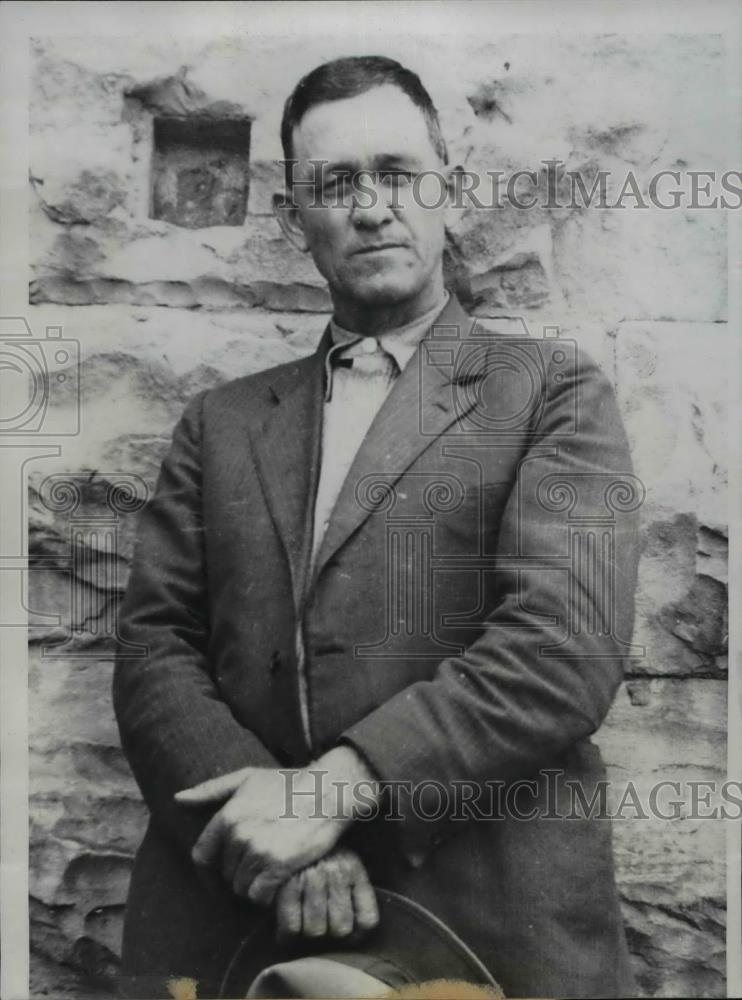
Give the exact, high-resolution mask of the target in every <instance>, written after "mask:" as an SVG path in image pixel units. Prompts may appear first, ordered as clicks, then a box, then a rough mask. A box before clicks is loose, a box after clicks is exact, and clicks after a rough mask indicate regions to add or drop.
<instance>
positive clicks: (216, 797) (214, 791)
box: [175, 767, 253, 806]
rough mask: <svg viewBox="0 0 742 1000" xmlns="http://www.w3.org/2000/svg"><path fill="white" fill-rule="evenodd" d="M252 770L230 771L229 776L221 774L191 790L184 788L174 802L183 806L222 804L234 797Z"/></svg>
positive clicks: (244, 768)
mask: <svg viewBox="0 0 742 1000" xmlns="http://www.w3.org/2000/svg"><path fill="white" fill-rule="evenodd" d="M252 770H253V768H252V767H243V768H241V769H240V770H239V771H230V773H229V774H222V775H220V776H219V777H218V778H209V780H208V781H202V782H201V783H200V784H199V785H194V786H193V788H184V789H183V791H182V792H176V794H175V801H176V802H178V803H180V804H181V805H184V806H201V805H208V804H210V803H211V804H213V803H215V802H224V801H225V800H226V799H228V798H229V797H230V796H232V795H234V793H235V792H236V791H237V789H238V788H239V787H240V785H241V784H242V783H243V782H244V781H245V779H246V778H247V777H248V775H249V774H250V772H251V771H252Z"/></svg>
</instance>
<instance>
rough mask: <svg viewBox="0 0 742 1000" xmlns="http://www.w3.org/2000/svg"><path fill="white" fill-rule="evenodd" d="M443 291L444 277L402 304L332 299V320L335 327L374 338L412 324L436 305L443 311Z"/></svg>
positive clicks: (444, 291) (444, 294)
mask: <svg viewBox="0 0 742 1000" xmlns="http://www.w3.org/2000/svg"><path fill="white" fill-rule="evenodd" d="M445 299H446V290H445V288H444V286H443V278H442V277H441V280H440V282H436V283H435V284H434V285H431V286H430V287H429V288H426V289H425V290H424V292H422V293H421V294H419V295H417V296H415V297H414V298H411V299H405V300H404V301H403V302H394V303H390V304H385V305H381V306H373V305H368V304H367V303H360V302H357V301H348V300H341V299H338V298H336V297H335V296H333V306H334V313H333V318H334V320H335V322H336V323H337V324H338V326H341V327H342V328H343V329H344V330H349V331H351V332H353V333H359V334H361V335H362V336H364V337H374V336H377V335H379V334H381V333H386V332H387V331H388V330H395V329H396V328H397V327H400V326H407V324H408V323H414V321H415V320H416V319H417V318H418V317H419V316H424V315H425V313H427V312H430V310H431V309H434V308H435V307H436V306H437V305H440V306H441V308H443V304H444V302H445Z"/></svg>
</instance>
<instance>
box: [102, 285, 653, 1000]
mask: <svg viewBox="0 0 742 1000" xmlns="http://www.w3.org/2000/svg"><path fill="white" fill-rule="evenodd" d="M328 345H329V337H328V333H327V332H326V334H325V336H324V338H323V340H322V342H321V343H320V346H319V348H318V351H317V352H316V353H315V354H313V355H312V356H310V357H308V358H305V359H303V360H300V361H297V362H291V363H289V364H285V365H281V366H279V367H277V368H274V369H272V370H270V371H265V372H261V373H259V374H255V375H250V376H247V377H245V378H240V379H237V380H235V381H232V382H229V383H227V384H225V385H222V386H220V387H218V388H217V389H214V390H210V391H208V392H205V393H202V394H200V395H199V396H197V397H196V398H195V399H194V400H193V401H192V402H191V403H190V404H189V406H188V407H187V409H186V411H185V413H184V415H183V418H182V419H181V421H180V423H179V424H178V426H177V427H176V429H175V432H174V436H173V443H172V448H171V450H170V453H169V454H168V456H167V458H166V459H165V461H164V463H163V466H162V470H161V474H160V478H159V481H158V485H157V489H156V492H155V496H154V498H153V500H152V501H151V502H150V504H149V505H148V507H147V508H146V510H145V511H144V512H143V516H142V518H141V523H140V529H139V538H138V544H137V549H136V554H135V559H134V565H133V569H132V575H131V579H130V582H129V586H128V591H127V595H126V598H125V602H124V605H123V610H122V618H121V634H122V636H123V637H124V639H125V640H126V641H128V642H135V643H142V644H145V645H146V646H147V647H148V655H147V656H146V657H145V658H140V659H137V658H127V657H125V656H124V655H123V654H124V653H125V652H126V649H127V647H125V646H124V645H122V646H121V650H120V651H121V655H120V657H119V659H118V662H117V666H116V671H115V682H114V697H115V707H116V713H117V717H118V721H119V726H120V730H121V736H122V740H123V745H124V748H125V751H126V753H127V755H128V758H129V760H130V762H131V766H132V768H133V770H134V773H135V775H136V778H137V780H138V782H139V784H140V787H141V789H142V793H143V795H144V797H145V800H146V802H147V804H148V805H149V808H150V811H151V816H152V821H151V824H150V829H149V831H148V833H147V836H146V838H145V841H144V844H143V846H142V848H141V850H140V852H139V856H138V858H137V863H136V866H135V872H134V876H133V880H132V887H131V892H130V899H129V905H128V912H127V925H126V931H125V942H124V965H125V971H126V972H127V973H128V974H130V975H133V976H135V977H138V978H137V980H136V982H137V983H138V985H135V987H134V992H136V990H140V992H141V993H142V995H158V994H162V993H163V988H162V986H161V983H162V979H163V977H165V976H167V975H170V974H178V975H193V976H195V977H196V978H198V979H200V980H202V986H201V988H200V992H199V996H202V995H203V996H207V995H209V991H211V990H213V989H214V983H215V982H218V978H219V970H220V968H221V969H223V963H224V961H225V960H226V956H227V955H228V954H229V952H230V951H231V949H232V948H233V947H234V946H235V944H236V942H237V941H238V940H239V938H240V936H241V935H243V934H244V933H246V932H247V931H248V930H249V929H250V927H251V926H253V925H254V921H255V920H256V919H257V918H258V916H262V913H259V912H258V911H257V910H256V908H254V907H252V906H251V905H250V904H248V903H243V902H239V901H236V900H234V899H232V898H231V897H230V896H229V893H228V892H227V891H226V890H225V889H223V888H221V887H219V886H206V885H202V883H201V882H200V881H199V879H198V878H197V877H196V874H195V872H194V870H193V867H192V865H191V862H190V860H189V857H188V852H189V850H190V847H191V846H192V844H193V842H194V840H195V838H196V837H197V836H198V832H199V831H200V829H201V828H202V827H203V825H204V823H205V821H206V819H207V818H208V817H207V815H204V814H200V815H194V814H193V812H192V811H191V812H189V811H187V810H185V809H184V808H182V807H177V806H176V805H175V804H174V803H173V795H174V793H175V792H176V791H178V790H179V789H182V788H185V787H188V786H191V785H193V784H195V783H197V782H200V781H202V780H204V779H206V778H209V777H213V776H216V775H219V774H222V773H225V772H228V771H231V770H234V769H237V768H240V767H243V766H245V765H257V766H266V767H278V766H283V765H292V766H293V765H297V766H299V765H303V764H305V763H306V762H307V761H309V760H311V759H312V758H313V757H316V756H317V755H319V754H320V753H322V752H323V751H324V750H326V749H328V748H329V747H332V746H333V745H336V744H337V743H338V742H343V741H346V742H349V743H351V744H352V745H353V746H355V747H356V749H357V750H358V751H359V752H360V753H361V754H362V755H363V756H364V757H365V758H366V759H367V761H368V762H369V764H370V765H371V767H372V769H373V770H374V771H375V772H376V774H377V775H378V776H379V777H380V778H382V779H384V780H388V781H390V782H393V781H402V782H411V783H414V787H415V788H416V793H415V794H414V795H409V794H406V793H405V791H404V787H403V790H402V792H400V793H399V794H398V796H397V802H396V807H397V808H398V810H399V818H398V819H382V818H377V819H376V820H374V821H373V822H372V823H370V824H365V825H364V824H356V828H355V829H354V831H353V833H352V837H353V838H354V839H355V842H356V844H357V846H358V848H359V850H360V851H361V852H362V853H363V855H364V857H365V858H366V861H367V864H368V867H369V869H370V871H371V874H372V877H373V878H374V880H375V881H376V882H377V884H383V885H385V886H388V887H389V888H392V889H395V890H397V891H400V892H402V893H404V894H406V895H409V896H411V897H412V898H414V899H416V900H418V901H419V902H420V903H422V904H423V905H425V906H427V907H429V908H430V909H431V910H432V911H433V912H434V913H436V914H437V915H438V916H439V917H440V918H441V919H443V920H444V921H446V922H447V923H448V924H449V925H450V926H451V927H452V928H453V930H454V931H455V932H456V933H458V934H459V936H460V937H462V938H463V939H464V940H465V941H466V943H467V944H469V945H470V946H471V947H472V948H473V949H474V951H475V952H476V953H477V954H478V955H479V957H480V958H481V959H482V960H483V961H484V962H485V964H487V965H488V966H489V967H490V969H491V970H492V972H493V974H494V976H495V977H496V978H497V979H498V981H499V982H500V983H501V984H502V986H503V988H504V990H505V992H506V994H507V995H509V996H523V995H530V996H534V995H541V996H545V995H555V994H561V995H569V996H612V995H627V993H628V992H629V991H630V990H631V988H632V986H631V979H630V975H629V973H628V965H627V956H626V947H625V942H624V938H623V930H622V925H621V919H620V914H619V910H618V904H617V898H616V891H615V885H614V877H613V868H612V852H611V841H610V829H609V825H608V823H607V822H606V820H605V819H602V820H601V819H592V820H590V819H582V818H575V814H574V809H572V804H573V803H572V799H570V797H569V794H568V789H569V786H568V785H567V784H565V782H564V780H563V779H565V778H566V779H570V780H573V781H578V782H581V783H582V786H583V789H584V794H585V796H586V797H587V799H588V800H589V799H590V797H591V794H592V791H593V790H594V789H595V787H596V783H597V782H598V781H600V780H601V779H602V778H603V777H604V771H603V766H602V763H601V760H600V754H599V751H598V750H597V748H596V747H594V746H593V744H592V743H591V742H590V740H589V737H590V734H591V733H593V732H594V730H595V729H596V728H597V727H598V726H599V725H600V723H601V721H602V719H603V717H604V715H605V714H606V712H607V710H608V708H609V706H610V704H611V701H612V699H613V696H614V693H615V691H616V688H617V685H618V684H619V682H620V679H621V674H622V657H623V656H624V655H625V653H626V649H627V648H628V647H627V642H628V640H630V638H631V628H632V617H633V592H634V586H635V575H636V561H637V537H636V523H635V516H636V515H635V509H636V507H637V506H638V499H637V497H638V491H637V485H636V481H635V480H633V478H632V477H631V476H630V472H631V463H630V458H629V454H628V449H627V444H626V439H625V436H624V431H623V428H622V424H621V419H620V416H619V414H618V412H617V409H616V404H615V400H614V396H613V392H612V389H611V386H610V384H609V383H608V381H607V380H606V378H605V377H604V376H603V375H602V374H601V373H600V371H599V370H598V369H597V367H596V366H595V364H594V363H593V362H592V361H591V360H590V359H589V358H587V357H586V356H585V355H584V354H580V353H579V352H576V351H573V350H572V349H571V347H570V344H569V343H568V342H567V343H564V342H562V341H559V340H541V341H539V340H535V339H533V340H530V341H528V340H525V339H524V340H521V339H512V338H509V337H506V336H502V335H498V334H496V333H495V334H493V333H485V332H484V331H483V330H482V329H481V328H480V327H478V326H475V325H474V324H473V323H472V321H471V320H470V319H469V318H468V317H467V316H466V315H465V314H464V312H463V311H462V310H461V307H460V306H459V304H458V303H457V302H456V301H455V300H452V301H451V302H450V303H449V305H448V306H447V307H446V309H445V310H444V313H443V315H441V317H440V318H439V320H438V321H437V323H436V325H435V327H434V328H433V330H432V331H431V332H430V333H429V334H428V336H427V338H426V339H425V340H424V341H423V343H422V344H421V346H420V348H419V349H418V352H417V355H416V356H415V357H414V358H413V359H412V361H411V362H410V364H409V365H408V366H407V367H406V368H405V370H404V372H403V373H402V375H401V376H400V377H399V378H398V379H397V381H396V382H395V384H394V386H393V388H392V390H391V393H390V395H389V396H388V398H387V400H386V401H385V403H384V405H383V407H382V409H381V411H380V413H379V414H378V416H377V418H376V419H375V421H374V423H373V425H372V427H371V429H370V431H369V433H368V435H367V437H366V439H365V440H364V442H363V444H362V446H361V449H360V451H359V453H358V455H357V457H356V459H355V462H354V465H353V467H352V469H351V472H350V474H349V476H348V478H347V480H346V482H345V485H344V487H343V489H342V492H341V495H340V497H339V499H338V502H337V505H336V508H335V510H334V513H333V515H332V518H331V521H330V525H329V528H328V530H327V534H326V536H325V539H324V541H323V543H322V548H321V551H320V554H319V558H318V561H317V564H316V567H315V572H314V574H313V576H312V578H311V579H309V578H308V565H309V554H310V542H311V537H310V529H311V525H312V511H313V498H314V494H315V490H316V484H317V472H318V466H319V458H320V448H321V421H322V405H323V391H322V386H323V358H324V355H325V353H326V351H327V348H328ZM418 362H419V363H418ZM297 621H301V622H302V626H303V635H304V640H305V647H306V669H307V678H308V690H309V712H310V719H311V737H312V740H311V742H312V745H311V747H308V746H307V744H306V741H305V739H304V736H303V733H302V725H301V718H300V709H299V693H298V677H297V663H296V655H295V650H294V636H295V625H296V622H297ZM544 768H546V769H553V770H555V771H557V770H559V771H560V774H561V776H560V775H556V776H555V775H551V776H548V775H544V774H543V773H540V769H544ZM519 779H534V780H535V784H532V785H531V786H528V787H523V788H521V790H520V792H519V797H517V798H516V799H512V800H510V804H511V805H512V803H513V802H515V803H519V806H518V808H519V809H520V811H521V813H522V814H524V813H528V812H529V811H530V810H531V809H532V807H533V806H534V803H535V804H536V807H537V809H538V810H539V816H538V818H535V819H531V820H528V821H524V820H523V819H519V818H517V817H516V816H513V815H512V811H513V810H512V809H510V813H511V815H508V816H506V817H505V818H499V819H498V818H496V817H497V815H498V813H499V815H500V816H501V817H502V808H501V809H499V810H497V809H495V818H494V819H482V818H476V816H477V815H481V812H482V811H484V812H485V813H486V812H488V809H487V801H488V800H487V798H486V796H485V797H483V798H481V799H478V800H477V806H478V808H479V812H478V813H477V809H476V807H475V808H471V807H467V808H462V806H461V801H462V799H461V795H462V792H461V790H462V788H463V785H462V784H461V783H462V782H466V783H469V784H468V785H467V787H468V788H469V789H470V790H472V789H473V790H474V791H476V789H478V788H481V789H484V790H485V791H488V792H489V794H490V796H491V795H492V789H493V788H494V789H495V790H496V789H497V787H498V783H499V784H500V785H502V784H503V783H505V784H506V785H507V784H508V783H512V782H514V781H517V780H519ZM488 782H489V783H490V784H489V785H488V784H487V783H488ZM406 787H407V789H410V788H411V786H409V785H408V786H406ZM423 790H424V794H423ZM472 794H474V792H472V791H469V792H468V793H464V798H466V797H467V795H468V796H469V797H471V795H472ZM457 803H458V805H457ZM421 810H424V811H425V812H426V813H427V815H428V816H430V817H431V818H430V819H424V818H422V817H421V816H420V815H419V813H420V811H421ZM570 810H572V814H573V815H572V818H571V819H555V818H554V813H555V812H556V813H557V814H559V815H565V814H569V812H570ZM489 812H491V810H489ZM543 813H550V814H551V818H549V815H546V816H544V815H543ZM158 984H159V985H158Z"/></svg>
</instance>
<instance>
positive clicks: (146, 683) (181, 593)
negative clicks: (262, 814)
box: [113, 393, 278, 851]
mask: <svg viewBox="0 0 742 1000" xmlns="http://www.w3.org/2000/svg"><path fill="white" fill-rule="evenodd" d="M203 398H204V394H203V393H202V394H200V395H199V396H196V397H195V398H194V399H193V400H192V401H191V402H190V403H189V405H188V406H187V408H186V410H185V412H184V414H183V416H182V418H181V420H180V422H179V423H178V425H177V427H176V428H175V431H174V433H173V440H172V445H171V448H170V451H169V453H168V455H167V456H166V458H165V460H164V462H163V464H162V468H161V470H160V474H159V477H158V481H157V485H156V488H155V493H154V496H153V498H152V499H151V500H150V502H149V504H148V505H147V506H146V507H145V509H144V510H143V511H142V514H141V518H140V522H139V525H138V532H137V540H136V545H135V551H134V560H133V566H132V571H131V576H130V578H129V583H128V586H127V590H126V595H125V598H124V601H123V603H122V606H121V609H120V616H119V636H120V640H121V641H120V642H119V644H118V647H117V656H116V664H115V669H114V681H113V698H114V708H115V712H116V718H117V721H118V725H119V730H120V733H121V741H122V745H123V748H124V752H125V753H126V755H127V757H128V760H129V763H130V765H131V768H132V770H133V772H134V776H135V777H136V780H137V782H138V784H139V787H140V788H141V791H142V794H143V796H144V799H145V802H146V803H147V805H148V807H149V809H150V812H151V814H152V819H153V822H154V823H155V824H156V825H158V826H159V827H160V828H162V830H163V831H164V832H165V833H166V834H167V835H169V836H170V837H172V838H173V839H174V840H175V841H176V842H177V843H178V844H179V845H180V846H181V847H183V848H184V849H185V850H186V851H190V849H191V847H192V845H193V843H194V842H195V840H196V839H197V838H198V835H199V833H200V831H201V829H202V828H203V826H204V825H205V823H206V821H207V820H208V818H209V816H208V814H206V813H205V812H204V811H201V812H200V813H199V811H195V812H194V810H193V809H189V808H186V807H183V806H178V805H177V804H176V803H175V802H174V801H173V796H174V794H175V793H176V792H177V791H180V790H181V789H183V788H188V787H190V786H192V785H195V784H197V783H198V782H200V781H204V780H206V779H207V778H213V777H216V776H218V775H221V774H225V773H227V772H229V771H234V770H237V769H238V768H241V767H245V766H248V765H251V766H257V767H277V766H278V764H277V762H276V761H275V759H274V758H273V756H272V755H271V754H270V753H269V752H268V750H267V749H266V748H265V747H264V746H263V745H262V743H261V742H260V741H259V740H258V739H257V737H256V736H255V735H254V734H253V733H251V732H249V731H248V730H246V729H244V728H243V727H242V726H241V725H239V723H238V722H237V721H236V719H235V718H234V716H233V715H232V713H231V712H230V709H229V707H228V705H227V704H226V702H225V701H224V700H223V699H222V698H221V696H220V692H219V690H218V688H217V685H216V684H215V682H214V680H213V677H212V675H211V671H210V667H209V660H208V646H209V620H208V597H207V588H206V569H205V560H204V529H203V523H202V513H201V458H200V437H201V434H200V426H201V414H202V408H203ZM131 644H134V646H138V647H140V649H141V647H144V655H140V656H137V655H133V654H136V652H137V650H136V649H135V648H134V646H132V645H131Z"/></svg>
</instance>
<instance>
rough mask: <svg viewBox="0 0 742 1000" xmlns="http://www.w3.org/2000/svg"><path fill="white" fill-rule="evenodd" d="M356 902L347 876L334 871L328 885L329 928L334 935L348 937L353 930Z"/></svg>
mask: <svg viewBox="0 0 742 1000" xmlns="http://www.w3.org/2000/svg"><path fill="white" fill-rule="evenodd" d="M354 909H355V907H354V903H353V894H352V891H351V887H350V885H349V883H348V880H347V878H343V876H342V874H341V873H340V872H337V871H334V872H333V873H332V874H331V875H330V878H329V880H328V886H327V929H328V931H329V933H330V934H331V935H332V936H333V937H339V938H342V937H347V936H348V935H349V934H351V933H352V931H353V920H354Z"/></svg>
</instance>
